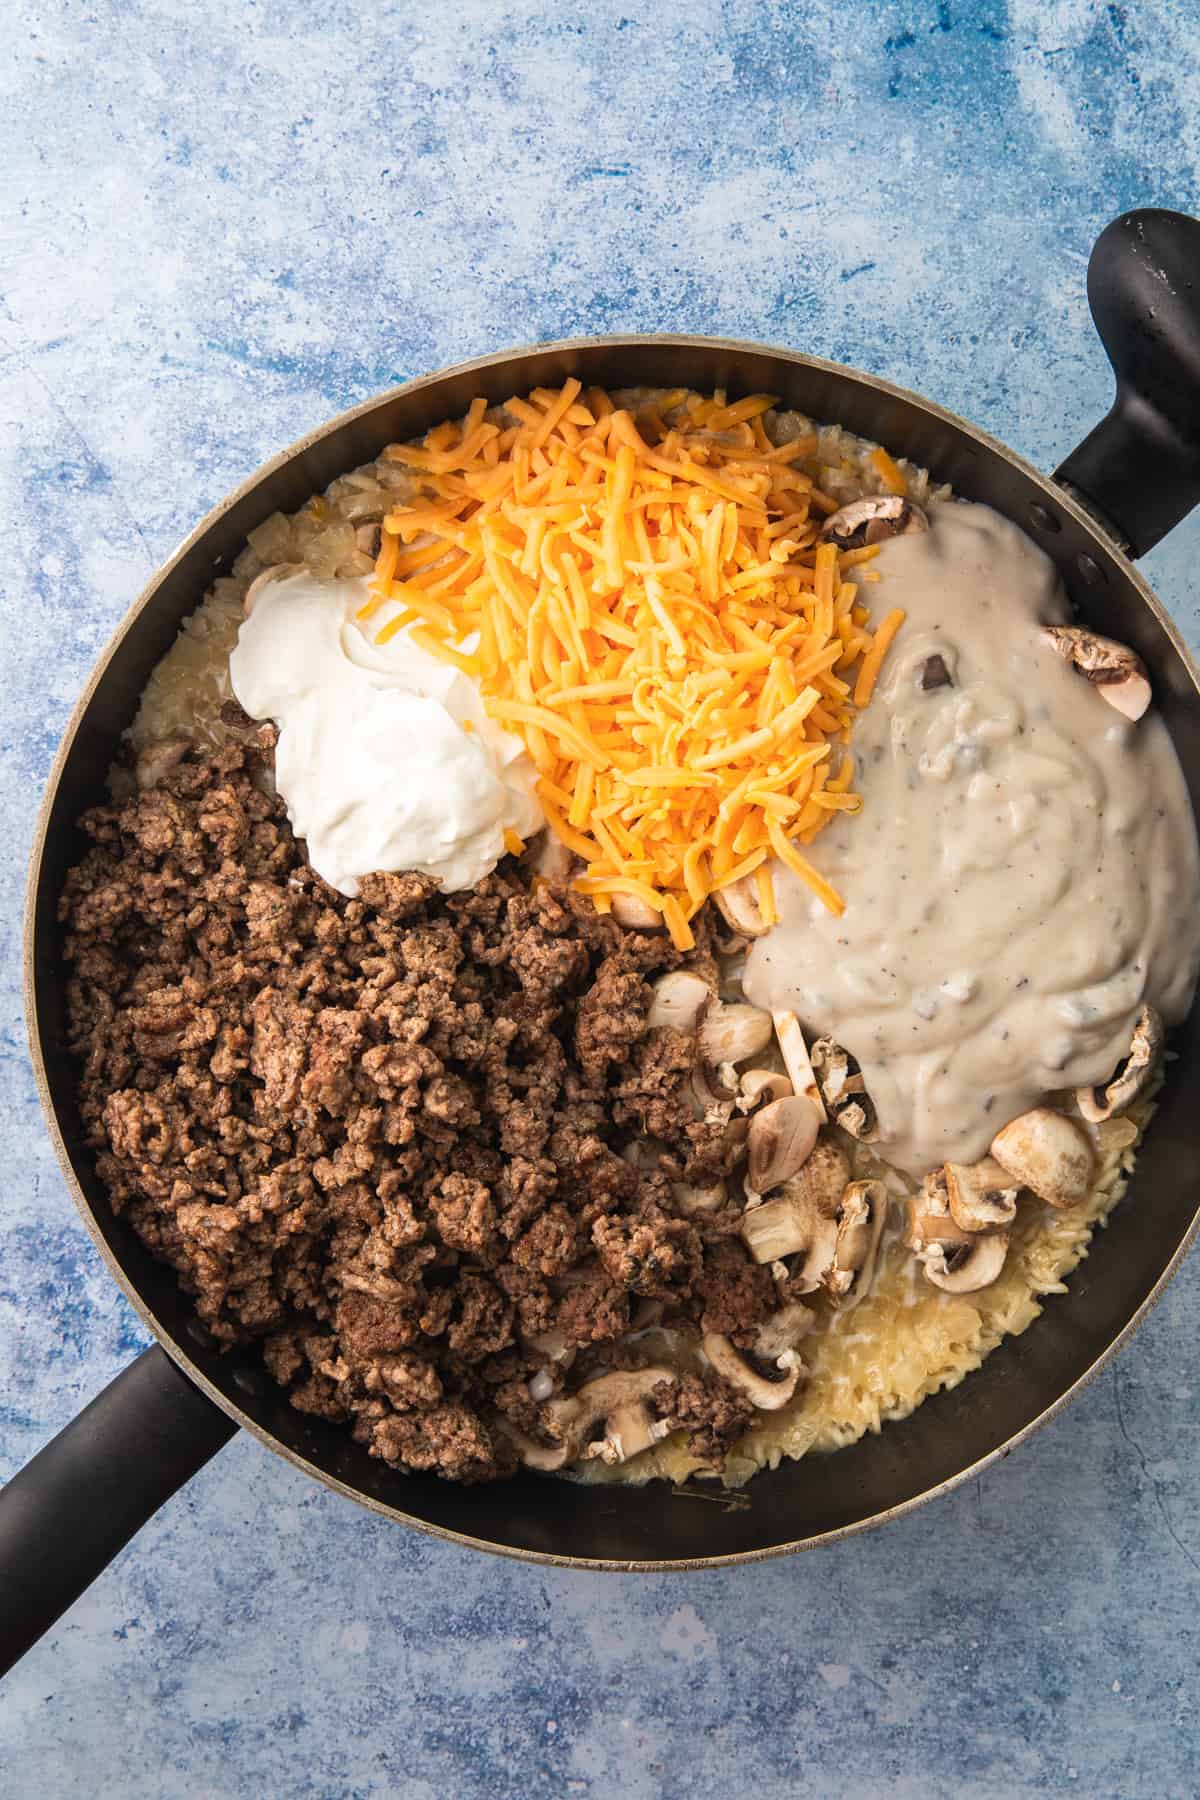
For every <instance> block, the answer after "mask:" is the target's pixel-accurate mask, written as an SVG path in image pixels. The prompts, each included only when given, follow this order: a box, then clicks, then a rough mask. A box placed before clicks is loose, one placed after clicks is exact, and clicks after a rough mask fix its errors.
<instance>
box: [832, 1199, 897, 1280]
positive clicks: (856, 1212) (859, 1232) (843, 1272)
mask: <svg viewBox="0 0 1200 1800" xmlns="http://www.w3.org/2000/svg"><path fill="white" fill-rule="evenodd" d="M887 1214H888V1191H887V1188H886V1186H885V1185H884V1183H883V1182H882V1181H852V1182H851V1183H850V1184H849V1186H848V1187H847V1188H846V1189H845V1190H844V1192H843V1194H842V1197H841V1200H840V1201H839V1203H838V1212H837V1242H836V1244H835V1246H834V1252H833V1262H832V1264H831V1266H830V1267H829V1268H828V1269H827V1270H826V1272H825V1276H824V1278H823V1283H822V1285H823V1286H824V1288H825V1291H826V1293H827V1294H828V1295H829V1297H830V1298H831V1299H832V1300H835V1301H840V1300H844V1299H845V1298H846V1297H847V1296H848V1295H851V1296H852V1297H853V1298H854V1299H856V1300H860V1299H862V1297H863V1295H864V1294H866V1293H867V1292H868V1291H869V1289H870V1286H871V1282H872V1279H873V1278H874V1274H875V1259H876V1257H877V1256H878V1254H879V1240H880V1238H881V1237H882V1236H883V1227H884V1222H885V1221H886V1219H887Z"/></svg>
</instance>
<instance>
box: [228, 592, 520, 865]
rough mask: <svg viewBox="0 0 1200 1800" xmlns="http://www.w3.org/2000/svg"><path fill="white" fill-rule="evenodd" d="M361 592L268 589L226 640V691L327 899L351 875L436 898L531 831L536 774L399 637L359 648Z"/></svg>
mask: <svg viewBox="0 0 1200 1800" xmlns="http://www.w3.org/2000/svg"><path fill="white" fill-rule="evenodd" d="M368 587H369V577H363V578H361V579H357V580H351V581H320V580H318V579H317V578H316V577H315V576H312V575H308V574H299V575H294V576H290V577H287V578H284V579H280V580H277V581H273V582H271V583H269V584H268V585H267V586H266V587H265V588H264V589H263V590H262V591H261V593H260V594H259V595H258V597H257V599H256V601H255V604H254V609H253V611H252V613H251V615H250V617H249V618H248V619H247V620H246V622H245V623H244V624H243V625H242V627H241V629H240V631H239V633H238V641H237V644H236V646H235V648H234V651H233V654H232V656H231V658H230V664H229V673H230V680H231V682H232V686H233V691H234V693H235V694H236V695H237V698H238V701H239V702H240V704H241V705H242V706H243V707H245V709H246V711H247V712H248V713H249V714H250V715H251V717H252V718H255V719H273V720H274V721H275V723H276V724H277V725H278V727H279V743H278V745H277V747H276V751H275V784H276V787H277V788H278V790H279V793H280V794H281V795H282V797H283V799H284V802H285V803H286V805H287V809H288V817H289V818H290V819H291V822H292V826H293V828H294V830H295V832H296V835H297V837H301V838H303V839H304V840H305V842H306V844H307V847H308V859H309V861H310V863H311V864H312V866H313V868H314V869H315V870H316V871H317V873H318V874H319V875H321V876H322V877H323V878H324V879H325V880H326V881H327V882H329V884H330V886H331V887H335V888H337V889H338V890H339V891H340V892H341V893H343V894H356V893H357V892H358V884H359V880H360V878H361V877H362V876H363V875H368V874H371V873H374V872H376V871H380V870H406V869H413V870H418V871H419V872H421V873H422V874H426V875H433V876H436V877H437V879H438V880H439V881H440V882H441V884H442V886H443V888H444V889H446V890H447V891H456V890H458V889H461V888H469V887H474V886H475V885H476V883H477V882H479V881H482V880H483V878H484V876H485V875H487V874H489V873H490V872H491V870H492V869H494V868H495V866H496V864H497V863H498V862H499V860H500V858H501V856H502V855H503V854H504V832H505V830H506V829H511V830H513V831H515V832H516V833H517V835H518V836H519V837H522V838H529V837H532V835H533V834H534V832H536V831H538V830H540V829H541V826H542V825H543V823H544V818H543V814H542V810H541V807H540V805H539V803H538V800H537V797H536V794H535V792H534V782H535V780H536V772H535V770H534V767H533V764H532V762H531V761H530V759H529V756H528V754H527V753H526V751H525V747H524V745H523V744H522V743H521V742H520V740H519V739H518V738H515V737H513V736H512V735H511V733H509V732H506V731H502V730H501V729H500V728H499V726H497V725H495V724H494V723H493V722H492V721H491V720H490V719H489V718H488V717H487V715H486V713H485V712H484V709H483V700H482V697H481V695H480V693H479V690H478V688H477V687H476V686H475V684H474V683H473V682H472V681H471V680H469V679H468V677H467V676H465V675H462V674H460V673H459V672H458V671H457V670H455V669H453V668H450V667H448V666H447V665H446V664H444V663H440V662H438V661H437V659H436V658H435V657H432V656H430V655H429V654H428V653H427V652H426V651H424V650H421V649H419V648H418V647H417V646H416V645H415V644H413V642H412V641H411V639H410V638H409V637H408V635H407V633H406V632H404V631H401V632H398V633H397V635H396V636H395V637H393V638H392V639H390V641H389V642H388V643H386V644H383V645H379V644H376V643H374V642H373V641H372V640H371V639H370V638H368V637H367V636H366V634H365V632H364V631H363V630H361V629H360V628H359V626H358V625H357V624H356V623H355V620H354V613H355V611H356V610H357V608H359V607H361V606H362V605H363V603H364V601H365V600H366V598H367V593H368ZM394 611H395V608H391V609H390V612H389V611H381V612H379V613H378V614H376V615H375V616H374V617H373V618H372V620H371V622H370V626H369V628H368V629H369V630H370V631H371V632H372V633H374V632H376V631H378V629H379V627H380V626H381V625H382V624H383V623H385V622H386V620H387V618H388V617H389V616H390V614H391V613H394ZM464 726H466V727H467V729H464Z"/></svg>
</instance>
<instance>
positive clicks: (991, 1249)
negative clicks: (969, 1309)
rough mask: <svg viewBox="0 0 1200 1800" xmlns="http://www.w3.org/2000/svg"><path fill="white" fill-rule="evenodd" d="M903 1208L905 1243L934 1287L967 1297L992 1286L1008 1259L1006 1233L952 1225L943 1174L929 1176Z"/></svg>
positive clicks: (946, 1185)
mask: <svg viewBox="0 0 1200 1800" xmlns="http://www.w3.org/2000/svg"><path fill="white" fill-rule="evenodd" d="M907 1205H908V1230H907V1232H906V1235H905V1242H906V1243H907V1244H908V1247H909V1249H910V1250H912V1251H913V1253H914V1255H915V1256H916V1258H917V1261H918V1262H919V1263H920V1264H921V1266H922V1268H923V1269H924V1271H925V1275H926V1277H927V1278H928V1280H930V1281H931V1282H932V1283H933V1285H934V1287H939V1288H943V1289H944V1290H945V1292H946V1293H948V1294H971V1293H974V1292H975V1291H976V1289H978V1288H983V1287H987V1286H988V1285H989V1283H990V1282H993V1281H995V1279H996V1277H997V1275H999V1273H1000V1271H1001V1269H1002V1268H1003V1267H1004V1259H1005V1257H1006V1256H1007V1254H1008V1233H1007V1231H991V1232H987V1233H982V1232H970V1231H964V1230H963V1229H962V1227H961V1226H960V1225H957V1224H955V1221H954V1218H953V1216H952V1214H951V1212H950V1199H949V1193H948V1183H947V1180H946V1172H945V1170H944V1169H933V1170H931V1171H930V1173H929V1174H928V1175H927V1176H926V1177H925V1180H924V1183H923V1185H922V1187H921V1191H920V1193H919V1194H912V1195H910V1196H909V1199H908V1203H907Z"/></svg>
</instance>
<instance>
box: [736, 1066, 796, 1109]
mask: <svg viewBox="0 0 1200 1800" xmlns="http://www.w3.org/2000/svg"><path fill="white" fill-rule="evenodd" d="M791 1091H792V1084H791V1082H790V1081H789V1080H788V1078H787V1076H786V1075H780V1074H779V1073H778V1071H777V1070H775V1069H747V1070H746V1072H745V1074H744V1075H743V1076H742V1078H741V1080H740V1081H739V1083H738V1097H737V1108H738V1111H739V1112H744V1113H749V1112H753V1111H754V1109H755V1107H756V1106H769V1105H770V1104H771V1102H772V1100H786V1099H787V1097H788V1095H789V1094H790V1093H791Z"/></svg>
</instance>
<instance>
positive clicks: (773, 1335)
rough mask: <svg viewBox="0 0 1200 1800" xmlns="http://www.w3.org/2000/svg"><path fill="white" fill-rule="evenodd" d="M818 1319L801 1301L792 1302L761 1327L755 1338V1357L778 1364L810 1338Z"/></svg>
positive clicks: (773, 1314) (782, 1307)
mask: <svg viewBox="0 0 1200 1800" xmlns="http://www.w3.org/2000/svg"><path fill="white" fill-rule="evenodd" d="M816 1317H817V1315H816V1313H814V1312H810V1311H809V1309H808V1307H807V1306H804V1305H802V1304H801V1302H800V1301H799V1300H790V1301H789V1302H788V1304H787V1305H786V1306H781V1307H780V1309H779V1311H778V1312H777V1313H772V1314H771V1317H770V1318H769V1319H765V1320H764V1321H763V1323H762V1324H761V1325H760V1326H759V1328H758V1331H757V1333H756V1334H755V1338H754V1354H755V1356H761V1357H762V1359H763V1361H764V1362H778V1360H779V1358H780V1357H781V1356H784V1355H786V1354H787V1352H788V1351H789V1350H794V1349H795V1348H796V1345H797V1344H798V1343H799V1342H800V1340H801V1338H804V1337H807V1336H808V1333H809V1332H810V1331H811V1330H812V1328H813V1326H814V1324H815V1323H816Z"/></svg>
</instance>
